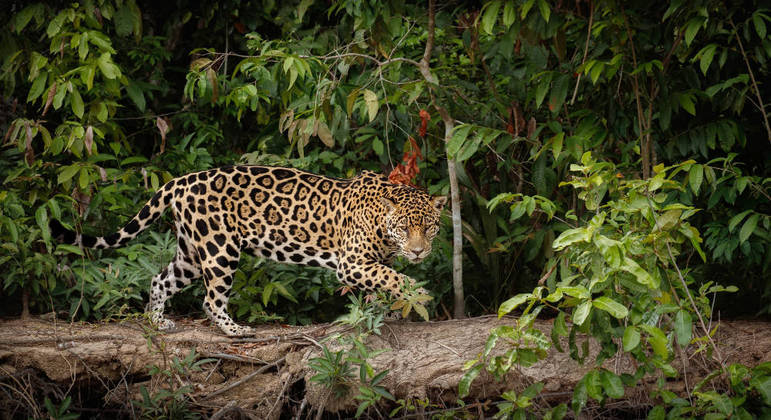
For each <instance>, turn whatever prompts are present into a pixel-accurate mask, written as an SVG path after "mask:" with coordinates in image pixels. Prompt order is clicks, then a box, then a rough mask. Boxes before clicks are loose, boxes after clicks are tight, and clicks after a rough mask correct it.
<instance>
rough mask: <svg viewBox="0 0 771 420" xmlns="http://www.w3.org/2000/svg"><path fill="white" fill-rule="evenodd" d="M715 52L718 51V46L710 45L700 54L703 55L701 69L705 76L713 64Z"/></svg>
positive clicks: (700, 60)
mask: <svg viewBox="0 0 771 420" xmlns="http://www.w3.org/2000/svg"><path fill="white" fill-rule="evenodd" d="M715 51H717V44H709V45H707V46H706V47H704V48H702V50H701V51H700V52H699V53H700V54H701V58H700V59H699V68H700V69H701V72H702V73H703V74H704V75H706V74H707V70H708V69H709V65H710V64H712V59H713V58H714V57H715Z"/></svg>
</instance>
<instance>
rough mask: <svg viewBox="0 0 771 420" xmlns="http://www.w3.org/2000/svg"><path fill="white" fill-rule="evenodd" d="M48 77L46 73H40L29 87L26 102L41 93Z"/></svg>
mask: <svg viewBox="0 0 771 420" xmlns="http://www.w3.org/2000/svg"><path fill="white" fill-rule="evenodd" d="M47 79H48V73H40V74H39V75H38V76H37V78H36V79H35V81H34V82H32V87H30V88H29V94H28V95H27V102H32V101H34V100H35V99H37V98H38V96H40V95H42V94H43V91H44V90H45V88H46V80H47Z"/></svg>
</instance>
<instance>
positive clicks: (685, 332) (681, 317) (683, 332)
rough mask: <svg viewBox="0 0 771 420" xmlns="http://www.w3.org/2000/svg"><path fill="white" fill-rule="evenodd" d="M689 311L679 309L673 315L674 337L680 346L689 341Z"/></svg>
mask: <svg viewBox="0 0 771 420" xmlns="http://www.w3.org/2000/svg"><path fill="white" fill-rule="evenodd" d="M691 324H692V319H691V313H690V312H688V311H686V310H683V309H680V310H679V311H677V314H676V315H675V338H677V343H678V344H680V346H682V347H685V346H687V345H688V343H690V342H691V336H692V334H693V330H692V328H691Z"/></svg>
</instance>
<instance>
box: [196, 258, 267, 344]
mask: <svg viewBox="0 0 771 420" xmlns="http://www.w3.org/2000/svg"><path fill="white" fill-rule="evenodd" d="M227 248H228V249H229V250H230V249H231V247H230V246H228V247H227ZM228 254H230V255H227V256H223V255H219V256H210V257H209V258H207V259H206V260H204V261H203V262H202V264H201V266H202V268H203V276H204V283H205V284H206V298H205V299H204V301H203V310H204V311H205V312H206V314H207V315H209V318H210V319H211V320H212V322H213V323H214V324H215V325H217V327H219V328H220V329H221V330H222V332H224V333H225V335H227V336H229V337H241V336H245V335H253V334H254V331H255V330H254V328H251V327H246V326H243V325H238V324H236V323H235V321H233V319H232V318H230V315H228V312H227V309H228V299H229V298H230V290H231V287H232V285H233V273H234V272H235V271H236V268H237V267H238V256H237V254H236V255H233V253H231V252H229V253H228Z"/></svg>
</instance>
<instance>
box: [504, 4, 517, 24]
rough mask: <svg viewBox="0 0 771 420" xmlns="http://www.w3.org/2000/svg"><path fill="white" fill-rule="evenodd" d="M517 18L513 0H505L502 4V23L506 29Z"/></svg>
mask: <svg viewBox="0 0 771 420" xmlns="http://www.w3.org/2000/svg"><path fill="white" fill-rule="evenodd" d="M516 18H517V12H516V10H515V9H514V0H506V4H505V5H504V6H503V25H504V26H506V28H507V29H508V28H509V27H510V26H511V25H512V24H513V23H514V20H515V19H516Z"/></svg>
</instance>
